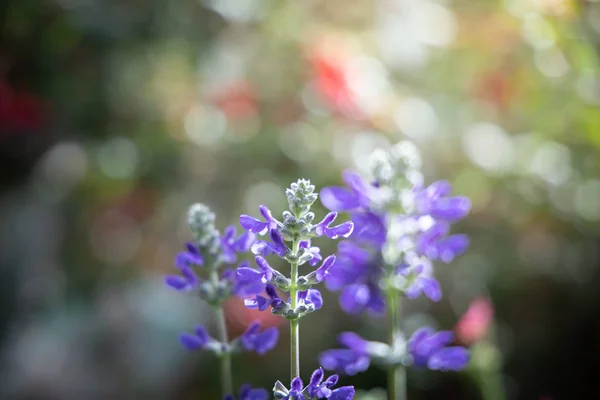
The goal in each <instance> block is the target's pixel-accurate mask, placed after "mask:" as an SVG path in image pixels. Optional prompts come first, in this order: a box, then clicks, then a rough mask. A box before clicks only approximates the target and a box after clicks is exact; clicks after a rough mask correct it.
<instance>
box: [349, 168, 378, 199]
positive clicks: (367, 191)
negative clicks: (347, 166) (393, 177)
mask: <svg viewBox="0 0 600 400" xmlns="http://www.w3.org/2000/svg"><path fill="white" fill-rule="evenodd" d="M342 179H343V180H344V182H346V185H348V186H349V187H350V189H352V192H354V195H355V196H356V197H357V198H358V201H359V203H360V205H361V206H363V207H368V206H369V205H370V204H369V203H370V198H371V197H372V196H373V193H374V188H373V186H372V185H370V184H369V183H368V182H366V181H365V180H364V179H362V178H361V177H360V175H358V174H357V173H355V172H354V171H351V170H345V171H344V172H342Z"/></svg>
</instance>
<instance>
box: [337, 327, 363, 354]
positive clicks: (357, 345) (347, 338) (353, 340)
mask: <svg viewBox="0 0 600 400" xmlns="http://www.w3.org/2000/svg"><path fill="white" fill-rule="evenodd" d="M338 342H339V343H340V344H342V345H344V346H346V347H348V348H349V349H350V350H353V351H355V352H357V353H361V354H366V353H367V346H368V345H369V342H367V341H366V340H365V339H363V338H361V337H360V336H359V335H358V334H356V333H354V332H342V333H340V334H339V335H338Z"/></svg>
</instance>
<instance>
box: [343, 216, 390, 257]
mask: <svg viewBox="0 0 600 400" xmlns="http://www.w3.org/2000/svg"><path fill="white" fill-rule="evenodd" d="M350 216H351V217H352V222H354V231H353V232H352V235H351V239H352V240H355V241H356V242H359V243H365V244H368V245H370V246H372V247H373V248H375V249H381V248H382V247H383V244H384V243H385V239H386V234H387V230H386V227H385V221H384V218H383V217H382V216H381V215H378V214H376V213H374V212H371V211H357V212H352V213H351V214H350Z"/></svg>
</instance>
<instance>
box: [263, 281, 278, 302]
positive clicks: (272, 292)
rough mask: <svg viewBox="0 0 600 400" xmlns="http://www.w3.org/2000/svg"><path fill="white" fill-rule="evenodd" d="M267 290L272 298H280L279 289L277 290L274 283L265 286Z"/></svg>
mask: <svg viewBox="0 0 600 400" xmlns="http://www.w3.org/2000/svg"><path fill="white" fill-rule="evenodd" d="M265 291H266V292H267V295H268V296H269V297H270V298H271V300H277V299H279V295H278V294H277V290H275V287H274V286H273V285H271V284H269V285H267V286H265Z"/></svg>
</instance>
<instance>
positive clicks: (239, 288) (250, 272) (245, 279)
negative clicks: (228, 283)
mask: <svg viewBox="0 0 600 400" xmlns="http://www.w3.org/2000/svg"><path fill="white" fill-rule="evenodd" d="M266 283H267V280H266V278H265V273H264V272H260V271H258V270H256V269H254V268H251V267H250V263H249V262H248V261H244V262H242V263H241V264H240V265H239V266H238V268H237V271H236V277H235V285H234V289H233V291H234V293H235V294H237V295H238V296H240V297H247V296H250V295H255V294H258V293H260V292H262V291H263V290H264V289H265V284H266Z"/></svg>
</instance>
